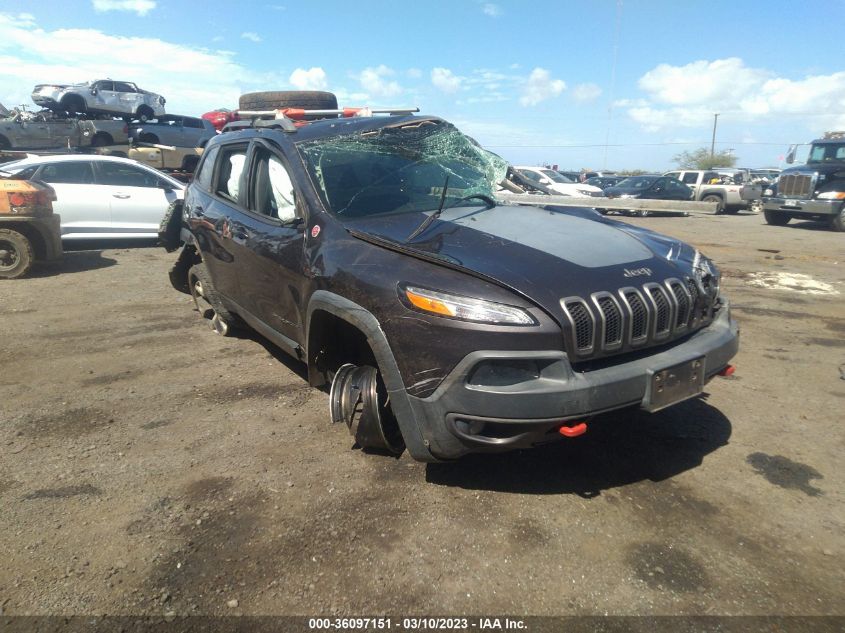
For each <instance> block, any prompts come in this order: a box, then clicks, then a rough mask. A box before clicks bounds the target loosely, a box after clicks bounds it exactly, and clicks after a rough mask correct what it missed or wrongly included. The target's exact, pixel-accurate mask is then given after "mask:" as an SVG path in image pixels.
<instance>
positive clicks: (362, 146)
mask: <svg viewBox="0 0 845 633" xmlns="http://www.w3.org/2000/svg"><path fill="white" fill-rule="evenodd" d="M297 147H298V149H299V151H300V153H301V154H302V156H303V158H304V159H305V164H306V166H307V167H308V170H309V172H310V175H311V178H312V180H313V182H314V184H315V185H316V187H317V189H318V192H319V194H320V196H321V197H322V198H323V202H324V204H325V205H326V207H327V208H328V209H329V210H330V211H331V212H332V213H335V214H337V215H339V216H345V217H360V216H367V215H376V214H382V213H404V212H414V211H430V210H433V209H437V208H438V207H439V206H440V201H441V197H443V188H444V186H446V187H447V188H446V194H445V198H444V207H448V206H449V205H450V203H451V204H456V203H457V202H458V201H459V200H460V199H461V198H465V197H467V196H473V195H485V196H490V197H493V196H494V195H495V191H496V188H497V185H498V183H500V182H501V181H502V180H504V178H505V174H506V172H507V168H508V165H507V162H506V161H505V160H504V159H502V158H501V157H499V156H497V155H496V154H493V153H491V152H488V151H486V150H484V149H482V148H481V147H479V146H478V144H477V143H475V141H473V140H472V139H470V138H469V137H467V136H465V135H464V134H462V133H461V132H459V131H458V130H457V129H456V128H455V127H454V126H453V125H451V124H450V123H446V122H445V121H436V120H430V119H424V120H421V121H412V122H410V123H407V124H405V125H401V126H386V127H383V128H381V129H378V130H371V131H364V132H358V133H355V134H348V135H343V136H336V137H331V138H323V139H318V140H313V141H303V142H301V143H298V144H297ZM447 177H448V185H447Z"/></svg>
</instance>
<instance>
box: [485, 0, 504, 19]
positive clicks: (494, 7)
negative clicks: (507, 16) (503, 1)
mask: <svg viewBox="0 0 845 633" xmlns="http://www.w3.org/2000/svg"><path fill="white" fill-rule="evenodd" d="M481 11H482V12H483V13H484V15H489V16H490V17H491V18H498V17H499V16H500V15H502V7H500V6H499V5H498V4H493V3H492V2H485V3H484V4H483V5H482V6H481Z"/></svg>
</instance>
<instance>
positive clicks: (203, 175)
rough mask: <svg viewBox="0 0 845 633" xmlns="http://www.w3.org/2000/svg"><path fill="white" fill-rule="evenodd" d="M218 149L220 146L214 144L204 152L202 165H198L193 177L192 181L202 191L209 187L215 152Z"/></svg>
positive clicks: (207, 189) (215, 156)
mask: <svg viewBox="0 0 845 633" xmlns="http://www.w3.org/2000/svg"><path fill="white" fill-rule="evenodd" d="M219 151H220V146H219V145H216V146H214V147H212V148H211V149H210V150H208V151H207V152H205V156H203V161H202V165H200V168H199V171H198V172H197V175H196V176H195V177H194V182H195V183H196V184H197V185H198V186H199V187H200V188H201V189H203V190H204V191H209V190H210V189H211V176H212V174H213V173H214V159H215V158H217V152H219Z"/></svg>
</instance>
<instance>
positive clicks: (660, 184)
mask: <svg viewBox="0 0 845 633" xmlns="http://www.w3.org/2000/svg"><path fill="white" fill-rule="evenodd" d="M667 185H668V182H667V179H666V178H657V179H655V181H654V182H653V183H651V187H649V188H648V191H647V192H646V195H644V196H642V197H643V198H651V199H652V200H668V199H670V198H669V197H668V196H669V191H668V186H667Z"/></svg>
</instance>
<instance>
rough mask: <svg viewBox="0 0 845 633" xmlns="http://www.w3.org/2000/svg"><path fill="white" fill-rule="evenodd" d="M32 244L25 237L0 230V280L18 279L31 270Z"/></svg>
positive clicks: (32, 258) (10, 231) (7, 230)
mask: <svg viewBox="0 0 845 633" xmlns="http://www.w3.org/2000/svg"><path fill="white" fill-rule="evenodd" d="M34 259H35V258H34V256H33V253H32V244H31V243H30V241H29V240H28V239H27V238H26V236H24V235H22V234H20V233H18V232H17V231H12V230H10V229H0V279H18V278H19V277H23V276H24V275H25V274H27V273H28V272H29V269H30V268H32V262H33V261H34Z"/></svg>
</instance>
